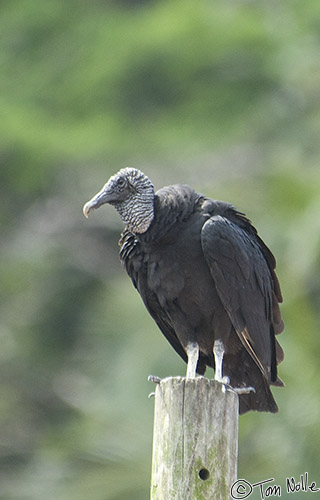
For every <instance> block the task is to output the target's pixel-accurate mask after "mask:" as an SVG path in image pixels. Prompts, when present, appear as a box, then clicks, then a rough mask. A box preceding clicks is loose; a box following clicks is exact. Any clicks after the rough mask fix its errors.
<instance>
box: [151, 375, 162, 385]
mask: <svg viewBox="0 0 320 500" xmlns="http://www.w3.org/2000/svg"><path fill="white" fill-rule="evenodd" d="M148 382H153V383H154V384H160V382H161V378H160V377H157V376H156V375H149V377H148Z"/></svg>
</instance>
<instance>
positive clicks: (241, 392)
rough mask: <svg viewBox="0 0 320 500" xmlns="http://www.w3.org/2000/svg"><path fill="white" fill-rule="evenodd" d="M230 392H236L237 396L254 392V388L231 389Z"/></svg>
mask: <svg viewBox="0 0 320 500" xmlns="http://www.w3.org/2000/svg"><path fill="white" fill-rule="evenodd" d="M230 390H232V391H233V392H236V393H237V394H250V392H256V390H255V388H254V387H251V386H250V387H231V386H230Z"/></svg>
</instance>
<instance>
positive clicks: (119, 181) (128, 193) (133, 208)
mask: <svg viewBox="0 0 320 500" xmlns="http://www.w3.org/2000/svg"><path fill="white" fill-rule="evenodd" d="M153 202H154V187H153V185H152V183H151V181H150V179H149V178H148V177H147V176H146V175H145V174H144V173H142V172H141V171H140V170H137V169H136V168H123V169H121V170H119V172H118V173H116V174H115V175H113V176H112V177H110V179H109V180H108V182H107V183H106V184H105V185H104V186H103V188H102V189H101V191H99V192H98V193H97V194H96V195H95V196H94V197H93V198H92V199H91V200H90V201H88V202H87V203H86V204H85V205H84V207H83V214H84V216H85V217H88V215H89V213H90V212H91V211H92V210H94V209H96V208H99V207H100V206H101V205H104V204H105V203H109V204H110V205H113V206H114V207H115V208H116V210H117V211H118V212H119V214H120V216H121V219H122V220H123V222H124V223H125V224H126V226H127V228H128V229H129V231H132V232H133V233H145V232H146V231H147V230H148V228H149V226H150V224H151V222H152V219H153V216H154V212H153Z"/></svg>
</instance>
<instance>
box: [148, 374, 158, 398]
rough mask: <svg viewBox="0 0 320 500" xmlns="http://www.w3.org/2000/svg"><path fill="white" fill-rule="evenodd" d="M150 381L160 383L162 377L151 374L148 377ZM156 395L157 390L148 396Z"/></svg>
mask: <svg viewBox="0 0 320 500" xmlns="http://www.w3.org/2000/svg"><path fill="white" fill-rule="evenodd" d="M148 382H153V383H154V384H160V382H161V378H160V377H157V376H156V375H149V377H148ZM155 395H156V393H155V392H150V394H149V396H148V398H149V399H150V398H153V397H154V396H155Z"/></svg>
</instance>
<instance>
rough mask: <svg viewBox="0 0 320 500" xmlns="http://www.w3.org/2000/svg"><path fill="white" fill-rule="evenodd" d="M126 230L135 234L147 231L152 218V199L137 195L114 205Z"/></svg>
mask: <svg viewBox="0 0 320 500" xmlns="http://www.w3.org/2000/svg"><path fill="white" fill-rule="evenodd" d="M115 208H116V209H117V211H118V213H119V214H120V217H121V219H122V220H123V222H124V223H125V225H126V228H127V229H128V230H129V231H130V232H132V233H137V234H142V233H145V232H146V231H148V229H149V227H150V225H151V222H152V221H153V218H154V203H153V197H152V198H150V197H148V196H145V195H137V196H135V197H132V198H129V199H128V200H126V201H124V202H122V203H121V204H118V205H115Z"/></svg>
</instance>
